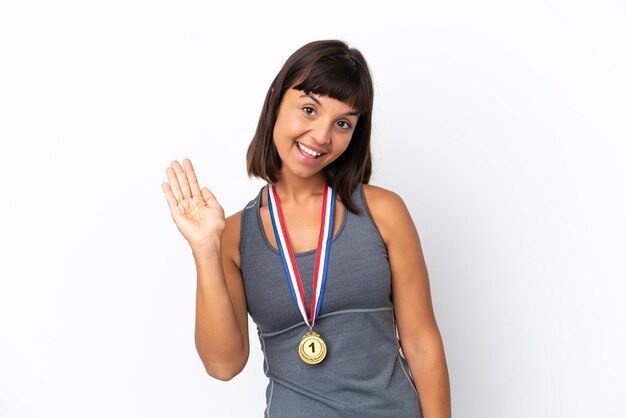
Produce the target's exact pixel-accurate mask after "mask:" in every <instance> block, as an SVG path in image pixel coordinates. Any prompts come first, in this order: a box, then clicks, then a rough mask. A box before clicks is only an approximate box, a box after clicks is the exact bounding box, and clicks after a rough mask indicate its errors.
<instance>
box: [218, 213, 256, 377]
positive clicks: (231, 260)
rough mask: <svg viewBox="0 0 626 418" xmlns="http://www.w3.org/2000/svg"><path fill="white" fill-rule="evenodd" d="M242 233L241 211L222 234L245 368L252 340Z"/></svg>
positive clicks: (227, 224) (225, 262) (230, 217)
mask: <svg viewBox="0 0 626 418" xmlns="http://www.w3.org/2000/svg"><path fill="white" fill-rule="evenodd" d="M240 231H241V211H239V212H237V213H235V214H233V215H231V216H229V217H228V218H226V227H225V228H224V233H223V234H222V265H223V268H224V278H225V280H226V286H227V287H228V293H229V295H230V300H231V302H232V304H233V309H234V310H235V317H236V319H237V324H238V325H239V329H240V330H241V334H242V338H243V344H244V348H245V356H244V360H245V361H244V364H243V366H245V363H246V362H247V360H248V355H249V354H250V339H249V336H248V308H247V305H246V296H245V292H244V287H243V278H242V276H241V269H240V259H241V254H240V251H239V241H240ZM243 366H242V368H243Z"/></svg>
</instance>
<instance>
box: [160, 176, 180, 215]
mask: <svg viewBox="0 0 626 418" xmlns="http://www.w3.org/2000/svg"><path fill="white" fill-rule="evenodd" d="M161 189H163V193H165V199H167V204H168V205H169V207H170V210H171V211H172V213H176V212H175V211H176V210H178V200H176V196H174V193H172V189H171V188H170V185H169V184H167V183H166V182H163V183H161Z"/></svg>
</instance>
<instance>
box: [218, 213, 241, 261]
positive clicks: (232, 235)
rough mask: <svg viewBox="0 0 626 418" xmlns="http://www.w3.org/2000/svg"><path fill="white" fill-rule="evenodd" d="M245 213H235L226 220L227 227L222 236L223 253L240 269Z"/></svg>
mask: <svg viewBox="0 0 626 418" xmlns="http://www.w3.org/2000/svg"><path fill="white" fill-rule="evenodd" d="M242 213H243V211H241V210H240V211H239V212H237V213H234V214H232V215H230V216H229V217H227V218H226V227H225V228H224V232H223V234H222V253H223V255H224V256H225V257H226V258H227V259H230V260H231V261H232V262H233V263H234V264H235V265H236V266H237V267H239V259H240V254H239V241H240V234H241V216H242Z"/></svg>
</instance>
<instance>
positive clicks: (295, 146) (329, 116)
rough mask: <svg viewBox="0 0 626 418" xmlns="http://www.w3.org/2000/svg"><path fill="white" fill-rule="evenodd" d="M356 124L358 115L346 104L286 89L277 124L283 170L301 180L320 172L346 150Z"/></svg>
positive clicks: (276, 141) (277, 145) (275, 139)
mask: <svg viewBox="0 0 626 418" xmlns="http://www.w3.org/2000/svg"><path fill="white" fill-rule="evenodd" d="M357 121H358V112H356V110H355V109H353V108H352V107H351V106H350V105H348V104H346V103H344V102H341V101H339V100H336V99H331V98H330V97H328V96H319V95H317V94H314V93H311V94H306V93H305V92H304V91H301V90H295V89H293V88H292V89H289V90H287V91H286V92H285V95H284V96H283V99H282V101H281V104H280V107H279V109H278V116H277V119H276V124H275V125H274V144H275V145H276V149H277V150H278V155H279V156H280V159H281V160H282V167H281V171H284V170H289V171H291V172H292V173H293V174H295V175H297V176H300V177H310V176H312V175H314V174H317V173H319V172H320V171H321V170H322V169H323V168H324V167H326V166H327V165H328V164H330V163H332V162H333V161H335V160H336V159H337V158H338V157H339V156H340V155H341V154H342V153H343V152H344V151H345V150H346V148H347V147H348V144H349V143H350V139H351V138H352V133H353V132H354V128H355V126H356V123H357Z"/></svg>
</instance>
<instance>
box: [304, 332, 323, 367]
mask: <svg viewBox="0 0 626 418" xmlns="http://www.w3.org/2000/svg"><path fill="white" fill-rule="evenodd" d="M298 354H300V358H301V359H302V361H304V362H305V363H309V364H317V363H319V362H321V361H322V360H324V357H326V343H324V340H322V339H321V338H320V335H319V334H318V333H317V332H313V331H309V332H307V333H306V334H304V336H303V337H302V341H300V346H298Z"/></svg>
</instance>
